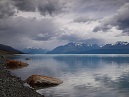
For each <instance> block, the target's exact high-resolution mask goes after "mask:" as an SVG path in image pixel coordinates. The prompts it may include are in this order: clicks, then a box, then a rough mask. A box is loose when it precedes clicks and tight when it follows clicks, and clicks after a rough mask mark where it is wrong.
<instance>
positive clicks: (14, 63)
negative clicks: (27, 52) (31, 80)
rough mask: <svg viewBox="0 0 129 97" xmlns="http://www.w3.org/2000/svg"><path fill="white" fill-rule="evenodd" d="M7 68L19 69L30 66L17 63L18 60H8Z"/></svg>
mask: <svg viewBox="0 0 129 97" xmlns="http://www.w3.org/2000/svg"><path fill="white" fill-rule="evenodd" d="M5 63H6V68H7V69H19V68H23V67H27V66H28V65H29V64H27V63H24V62H21V61H17V60H6V62H5Z"/></svg>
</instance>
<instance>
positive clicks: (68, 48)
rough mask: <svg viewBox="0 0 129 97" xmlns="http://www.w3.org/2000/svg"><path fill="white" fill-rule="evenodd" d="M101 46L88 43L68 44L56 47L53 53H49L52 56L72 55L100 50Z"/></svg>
mask: <svg viewBox="0 0 129 97" xmlns="http://www.w3.org/2000/svg"><path fill="white" fill-rule="evenodd" d="M99 48H100V46H99V45H97V44H92V45H89V44H87V43H73V42H71V43H68V44H66V45H63V46H59V47H56V48H55V49H53V50H52V51H50V52H48V53H50V54H55V53H57V54H69V53H70V54H71V53H79V52H83V51H88V50H93V49H99Z"/></svg>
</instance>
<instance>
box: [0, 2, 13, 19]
mask: <svg viewBox="0 0 129 97" xmlns="http://www.w3.org/2000/svg"><path fill="white" fill-rule="evenodd" d="M14 14H15V10H14V7H13V6H12V5H11V2H10V1H8V0H5V1H3V0H0V19H1V18H8V17H10V16H13V15H14Z"/></svg>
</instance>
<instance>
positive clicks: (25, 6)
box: [12, 0, 63, 16]
mask: <svg viewBox="0 0 129 97" xmlns="http://www.w3.org/2000/svg"><path fill="white" fill-rule="evenodd" d="M12 1H13V2H14V3H13V4H14V6H16V7H17V9H18V10H20V11H28V12H35V11H39V12H40V14H41V15H44V16H46V15H53V14H57V13H58V12H60V11H61V9H62V8H63V5H62V3H61V2H60V1H61V0H12Z"/></svg>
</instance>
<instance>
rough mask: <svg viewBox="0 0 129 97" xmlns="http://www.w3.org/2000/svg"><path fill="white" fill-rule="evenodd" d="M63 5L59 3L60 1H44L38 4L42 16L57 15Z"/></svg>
mask: <svg viewBox="0 0 129 97" xmlns="http://www.w3.org/2000/svg"><path fill="white" fill-rule="evenodd" d="M61 8H62V6H61V4H60V2H59V0H43V1H41V0H40V1H39V4H38V10H39V12H40V13H41V14H42V15H46V14H50V15H53V14H57V13H58V12H60V11H61Z"/></svg>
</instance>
